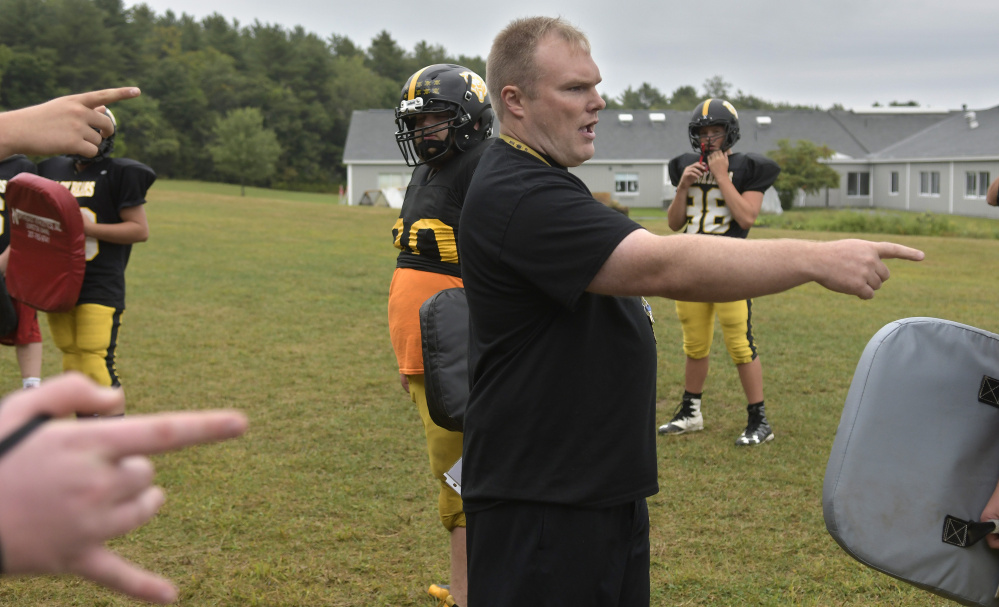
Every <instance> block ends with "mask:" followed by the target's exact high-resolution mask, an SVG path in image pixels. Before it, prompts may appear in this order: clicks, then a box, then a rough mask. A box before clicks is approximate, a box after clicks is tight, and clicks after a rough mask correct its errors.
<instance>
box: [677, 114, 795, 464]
mask: <svg viewBox="0 0 999 607" xmlns="http://www.w3.org/2000/svg"><path fill="white" fill-rule="evenodd" d="M689 137H690V144H691V146H693V148H694V149H695V150H697V153H689V152H688V153H686V154H682V155H680V156H677V157H676V158H673V159H672V160H670V163H669V175H670V180H671V181H672V182H673V185H675V186H676V187H677V189H676V196H675V197H674V198H673V202H672V203H670V206H669V211H668V217H669V226H670V228H672V229H673V230H675V231H684V232H687V233H689V234H712V235H717V236H729V237H732V238H746V236H747V235H748V234H749V228H751V227H752V225H753V223H754V222H755V221H756V217H757V215H759V213H760V207H761V206H762V205H763V193H764V192H765V191H766V189H767V188H769V187H770V186H771V185H773V183H774V181H775V180H776V179H777V175H778V174H780V167H778V166H777V163H775V162H774V161H773V160H770V159H769V158H767V157H765V156H760V155H758V154H739V153H733V152H732V146H733V145H735V142H736V141H738V140H739V114H738V112H736V109H735V108H734V107H733V106H732V104H730V103H729V102H728V101H724V100H721V99H708V100H706V101H704V102H702V103H701V104H700V105H698V106H697V108H696V109H695V110H694V114H693V116H692V117H691V119H690V125H689ZM752 310H753V301H752V300H751V299H744V300H739V301H732V302H725V303H704V302H688V301H677V302H676V312H677V315H678V316H679V317H680V322H681V325H682V326H683V351H684V353H685V354H686V355H687V362H686V369H685V379H684V392H683V398H682V400H681V402H680V406H679V407H678V408H677V411H676V413H675V414H674V416H673V419H672V420H670V421H669V422H668V423H666V424H663V425H662V426H660V427H659V433H660V434H683V433H686V432H694V431H697V430H701V429H703V428H704V421H703V416H702V414H701V397H702V394H703V391H704V382H705V381H706V380H707V376H708V354H709V352H710V350H711V341H712V337H713V336H714V324H715V315H716V314H717V315H718V320H719V322H720V323H721V326H722V334H723V335H724V337H725V345H726V346H727V348H728V353H729V356H730V357H731V358H732V362H734V363H735V365H736V368H737V369H738V371H739V379H740V380H741V381H742V389H743V391H744V392H745V393H746V400H747V402H748V403H749V404H748V405H747V412H748V416H749V421H748V423H747V425H746V429H745V430H744V431H743V433H742V434H741V435H740V436H739V437H738V438H737V439H736V444H737V445H759V444H761V443H765V442H767V441H771V440H773V438H774V433H773V431H772V430H771V428H770V423H769V422H768V421H767V417H766V410H765V408H764V401H763V368H762V366H761V363H760V358H759V355H758V353H757V350H756V342H755V340H754V338H753V322H752V320H753V315H752Z"/></svg>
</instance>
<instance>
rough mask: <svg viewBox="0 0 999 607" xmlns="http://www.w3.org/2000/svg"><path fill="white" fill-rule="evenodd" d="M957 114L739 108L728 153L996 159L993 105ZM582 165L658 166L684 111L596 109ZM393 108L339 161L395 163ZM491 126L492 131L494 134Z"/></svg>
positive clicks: (679, 148)
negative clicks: (795, 149) (821, 151)
mask: <svg viewBox="0 0 999 607" xmlns="http://www.w3.org/2000/svg"><path fill="white" fill-rule="evenodd" d="M964 116H965V112H963V111H953V112H938V111H933V112H925V113H920V112H916V111H912V110H911V109H909V111H907V112H898V113H889V112H878V113H867V112H854V111H850V110H740V111H739V127H740V132H741V138H740V139H739V142H738V143H737V144H736V147H735V149H736V150H737V151H740V152H755V153H757V154H765V153H766V152H767V151H769V150H774V149H777V142H778V141H779V140H781V139H788V140H790V141H791V142H792V143H794V142H795V141H798V140H799V139H804V140H807V141H811V142H813V143H816V144H819V145H827V146H829V147H830V148H831V149H832V150H833V151H835V152H836V153H837V155H838V156H837V157H838V158H840V159H842V158H843V157H847V158H853V159H858V160H863V159H868V158H869V159H872V160H876V159H892V158H928V157H934V158H938V157H948V158H950V157H955V158H965V157H975V156H996V155H997V154H999V145H997V142H999V106H997V107H995V108H992V109H989V110H981V111H978V112H977V113H976V118H977V122H978V124H979V126H978V128H976V129H969V128H968V121H967V119H966V118H965V117H964ZM599 118H600V122H599V124H598V125H597V126H596V133H597V139H596V153H595V154H594V156H593V160H591V161H590V162H609V163H628V162H633V163H636V164H641V163H665V162H667V161H668V160H669V159H670V158H672V157H674V156H676V155H678V154H681V153H683V152H686V151H688V150H690V149H691V148H690V142H689V141H688V138H687V125H688V123H689V121H690V112H684V111H678V110H603V111H601V112H600V114H599ZM395 131H396V126H395V121H394V120H393V110H355V111H354V113H353V115H352V116H351V121H350V129H349V130H348V132H347V141H346V143H345V145H344V152H343V161H344V163H347V164H349V163H367V164H379V163H386V164H399V163H401V162H402V157H401V154H400V153H399V149H398V146H396V144H395V137H394V134H395ZM498 132H499V125H498V124H497V125H495V127H494V135H496V134H498Z"/></svg>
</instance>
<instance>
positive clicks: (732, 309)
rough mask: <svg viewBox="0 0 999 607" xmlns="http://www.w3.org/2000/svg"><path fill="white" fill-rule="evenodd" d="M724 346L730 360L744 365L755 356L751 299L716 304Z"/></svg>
mask: <svg viewBox="0 0 999 607" xmlns="http://www.w3.org/2000/svg"><path fill="white" fill-rule="evenodd" d="M716 307H717V310H718V321H719V323H720V324H721V328H722V335H723V336H724V338H725V347H726V348H727V349H728V355H729V357H731V358H732V362H734V363H735V364H737V365H744V364H746V363H749V362H752V361H753V359H755V358H756V341H755V340H754V338H753V322H752V319H753V314H752V311H753V301H752V300H751V299H747V300H743V301H732V302H727V303H723V304H717V306H716Z"/></svg>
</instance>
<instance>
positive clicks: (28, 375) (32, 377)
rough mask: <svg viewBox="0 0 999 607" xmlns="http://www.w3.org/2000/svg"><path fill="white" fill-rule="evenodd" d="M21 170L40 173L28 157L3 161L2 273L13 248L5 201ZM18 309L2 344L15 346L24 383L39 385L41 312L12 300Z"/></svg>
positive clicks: (0, 338) (0, 192)
mask: <svg viewBox="0 0 999 607" xmlns="http://www.w3.org/2000/svg"><path fill="white" fill-rule="evenodd" d="M20 173H35V174H37V173H38V169H37V168H36V167H35V163H33V162H31V161H30V160H28V158H27V156H24V155H22V154H15V155H14V156H10V157H9V158H6V159H4V160H0V210H2V211H3V222H2V223H0V272H2V273H3V274H4V275H6V274H7V259H8V257H9V254H10V251H9V250H8V247H9V246H10V209H9V208H8V207H7V203H6V201H5V200H4V196H5V195H6V192H7V181H8V180H10V179H12V178H13V177H14V176H15V175H18V174H20ZM11 302H12V303H13V304H14V309H15V310H16V311H17V328H16V329H14V330H13V331H12V332H10V333H9V334H7V335H2V336H0V344H3V345H5V346H14V352H15V356H17V365H18V367H20V369H21V386H22V387H24V388H36V387H38V384H39V383H40V382H41V377H42V332H41V329H40V328H39V327H38V313H37V312H36V311H35V310H34V308H31V307H30V306H28V305H27V304H24V303H22V302H20V301H17V300H16V299H12V300H11Z"/></svg>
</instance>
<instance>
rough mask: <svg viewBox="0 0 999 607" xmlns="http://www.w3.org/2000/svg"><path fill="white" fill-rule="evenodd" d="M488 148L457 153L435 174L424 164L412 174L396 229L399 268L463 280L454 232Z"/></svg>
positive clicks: (393, 236)
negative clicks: (483, 152)
mask: <svg viewBox="0 0 999 607" xmlns="http://www.w3.org/2000/svg"><path fill="white" fill-rule="evenodd" d="M485 148H486V146H485V144H484V143H480V144H479V145H477V146H475V147H474V148H472V149H471V150H469V151H467V152H461V153H458V154H457V155H456V156H455V157H454V158H452V159H451V160H450V161H448V162H447V164H445V165H444V166H443V167H442V168H441V169H440V170H439V171H436V172H434V171H433V170H432V168H431V167H430V166H429V165H425V164H424V165H421V166H419V167H417V168H416V170H415V171H413V177H412V179H410V181H409V187H407V188H406V198H405V200H404V201H403V203H402V210H401V211H400V212H399V219H397V220H396V222H395V225H394V226H392V239H393V241H394V243H395V246H396V248H398V249H400V253H399V257H398V258H397V260H396V267H398V268H412V269H414V270H422V271H424V272H434V273H437V274H447V275H449V276H456V277H459V278H460V277H461V267H460V266H459V258H458V248H457V247H458V243H457V240H456V238H455V234H457V233H458V222H459V219H460V218H461V207H462V205H463V204H464V202H465V191H466V190H467V189H468V184H469V182H470V181H471V180H472V174H473V173H474V172H475V167H476V165H477V164H478V163H479V158H480V157H481V156H482V151H483V150H484V149H485Z"/></svg>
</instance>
